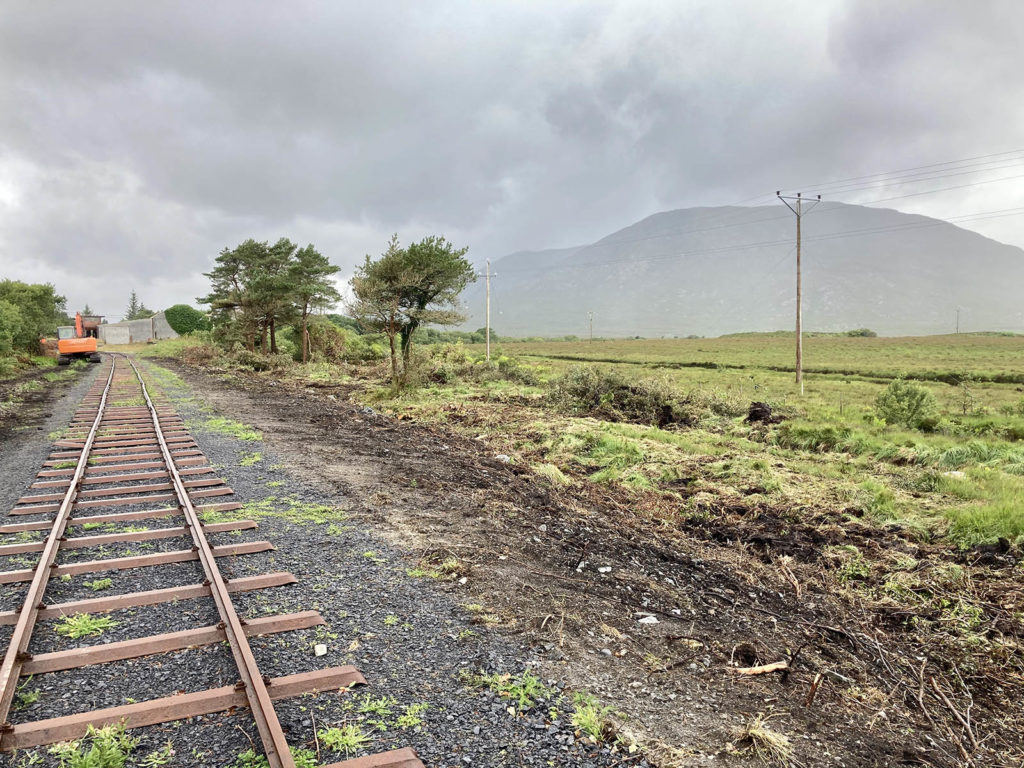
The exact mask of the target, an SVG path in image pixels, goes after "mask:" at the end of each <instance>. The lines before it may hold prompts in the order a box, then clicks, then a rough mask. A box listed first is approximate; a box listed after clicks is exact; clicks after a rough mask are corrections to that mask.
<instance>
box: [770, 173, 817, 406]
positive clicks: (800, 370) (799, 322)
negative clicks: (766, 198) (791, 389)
mask: <svg viewBox="0 0 1024 768" xmlns="http://www.w3.org/2000/svg"><path fill="white" fill-rule="evenodd" d="M775 196H776V197H778V198H779V200H781V201H782V202H784V203H785V204H786V207H787V208H789V210H791V211H792V212H793V213H795V214H796V383H797V384H799V385H800V394H801V395H802V394H803V393H804V337H803V316H802V315H803V312H802V308H803V293H802V290H801V284H800V223H801V219H803V215H804V214H805V213H809V212H810V210H811V208H813V207H814V206H816V205H817V204H818V203H820V202H821V195H818V199H817V200H813V201H811V204H810V206H809V207H807V208H806V209H805V208H804V205H803V204H804V202H805V200H804V198H803V196H802V194H801V193H800V192H797V193H796V197H791V196H788V195H783V194H782V192H781V191H776V192H775Z"/></svg>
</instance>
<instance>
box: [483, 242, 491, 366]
mask: <svg viewBox="0 0 1024 768" xmlns="http://www.w3.org/2000/svg"><path fill="white" fill-rule="evenodd" d="M486 275H487V312H486V315H487V320H486V321H485V325H484V337H485V338H486V339H487V362H488V363H489V362H491V260H490V259H487V272H486Z"/></svg>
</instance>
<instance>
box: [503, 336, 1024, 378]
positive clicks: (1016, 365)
mask: <svg viewBox="0 0 1024 768" xmlns="http://www.w3.org/2000/svg"><path fill="white" fill-rule="evenodd" d="M795 344H796V340H795V337H794V335H793V334H792V333H750V334H736V335H732V336H722V337H719V338H714V339H615V340H599V341H595V342H589V341H557V342H514V343H510V344H505V345H504V346H505V347H506V348H507V350H508V351H509V352H511V353H513V354H517V355H531V356H533V355H535V356H538V357H547V358H565V359H574V360H591V361H600V362H623V363H643V364H650V365H664V366H673V367H708V368H714V367H728V368H741V369H748V368H752V369H760V370H774V371H794V370H795V368H794V356H795ZM804 371H805V372H807V373H824V374H846V375H856V376H868V377H893V376H912V377H914V378H925V379H937V380H950V379H951V378H954V377H960V376H961V375H962V374H965V373H966V374H969V375H970V376H971V377H972V378H973V379H975V380H979V381H998V382H1004V383H1014V384H1024V336H1001V335H984V334H966V333H965V334H956V335H952V334H951V335H948V336H906V337H898V338H882V337H873V338H868V337H851V336H834V335H815V334H809V335H805V337H804Z"/></svg>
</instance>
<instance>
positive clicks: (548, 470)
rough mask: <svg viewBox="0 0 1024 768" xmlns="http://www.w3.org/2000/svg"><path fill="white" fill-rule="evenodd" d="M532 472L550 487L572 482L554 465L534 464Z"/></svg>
mask: <svg viewBox="0 0 1024 768" xmlns="http://www.w3.org/2000/svg"><path fill="white" fill-rule="evenodd" d="M533 471H534V472H535V473H536V474H538V475H540V476H541V477H543V478H544V479H546V480H547V481H549V482H550V483H551V484H552V485H556V486H565V485H570V484H571V483H572V480H570V479H569V478H568V477H566V475H565V473H564V472H562V470H560V469H559V468H558V467H556V466H555V465H554V464H534V465H533Z"/></svg>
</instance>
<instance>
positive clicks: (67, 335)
mask: <svg viewBox="0 0 1024 768" xmlns="http://www.w3.org/2000/svg"><path fill="white" fill-rule="evenodd" d="M102 319H103V318H102V316H100V315H82V313H81V312H78V313H76V314H75V324H74V325H73V326H72V325H62V326H60V327H59V328H58V329H57V353H58V354H57V365H67V364H68V363H70V362H71V361H72V360H74V359H76V358H77V359H80V360H88V361H89V362H91V363H98V362H99V361H100V353H99V352H98V351H97V349H96V339H97V338H98V337H99V329H100V321H101V320H102Z"/></svg>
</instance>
